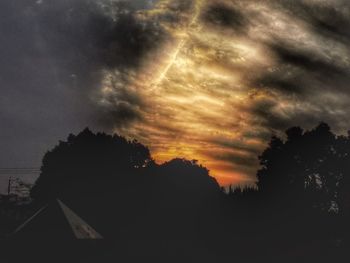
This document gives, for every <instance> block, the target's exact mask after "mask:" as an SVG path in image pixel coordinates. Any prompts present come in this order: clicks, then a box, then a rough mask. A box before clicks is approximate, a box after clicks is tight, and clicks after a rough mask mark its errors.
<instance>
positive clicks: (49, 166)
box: [31, 129, 153, 200]
mask: <svg viewBox="0 0 350 263" xmlns="http://www.w3.org/2000/svg"><path fill="white" fill-rule="evenodd" d="M152 162H153V160H152V158H151V155H150V152H149V150H148V148H147V147H145V146H144V145H142V144H140V143H138V142H137V141H128V140H126V139H125V138H123V137H121V136H118V135H113V136H112V135H107V134H104V133H97V134H94V133H92V132H91V131H90V130H89V129H85V130H84V131H82V132H81V133H79V134H78V135H76V136H75V135H72V134H71V135H69V136H68V139H67V141H60V142H59V144H58V145H57V146H56V147H55V148H54V149H53V150H50V151H49V152H47V153H46V154H45V156H44V158H43V163H42V167H41V174H40V176H39V178H38V179H37V181H36V183H35V185H34V187H33V188H32V190H31V196H32V197H33V198H34V199H37V200H38V199H47V198H49V197H57V195H58V194H59V193H60V192H64V191H70V192H80V193H82V192H84V190H85V188H89V187H92V186H93V187H96V188H101V187H102V188H105V187H109V185H108V184H110V181H107V182H104V180H108V179H113V180H114V182H115V184H116V185H118V184H120V183H122V182H123V181H125V180H129V179H130V176H129V177H128V176H127V174H128V172H131V171H133V170H136V169H139V168H142V167H146V166H147V165H149V164H150V163H152ZM96 180H97V181H98V182H99V183H98V184H97V185H95V184H94V181H96ZM104 183H105V184H107V185H103V184H104ZM99 191H103V189H100V190H99Z"/></svg>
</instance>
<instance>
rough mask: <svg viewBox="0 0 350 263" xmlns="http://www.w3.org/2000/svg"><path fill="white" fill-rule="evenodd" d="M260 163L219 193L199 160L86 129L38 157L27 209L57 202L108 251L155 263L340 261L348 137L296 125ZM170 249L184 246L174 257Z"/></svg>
mask: <svg viewBox="0 0 350 263" xmlns="http://www.w3.org/2000/svg"><path fill="white" fill-rule="evenodd" d="M259 160H260V169H259V170H258V172H257V185H256V186H255V187H252V188H244V189H241V188H233V187H232V188H231V189H230V190H229V192H228V193H226V192H224V191H222V189H221V188H220V186H219V185H218V184H217V182H216V180H215V179H214V178H213V177H211V176H209V171H208V170H207V169H206V168H205V167H203V166H201V165H200V164H198V163H197V161H196V160H185V159H174V160H171V161H169V162H166V163H164V164H162V165H158V164H156V163H155V161H154V160H153V159H152V157H151V154H150V151H149V149H148V148H147V147H146V146H144V145H142V144H140V143H139V142H137V141H129V140H126V139H125V138H123V137H121V136H118V135H107V134H104V133H97V134H95V133H93V132H91V131H90V130H89V129H85V130H84V131H82V132H81V133H79V134H78V135H69V136H68V138H67V140H66V141H60V142H59V143H58V145H57V146H56V147H54V148H53V149H52V150H50V151H48V152H47V153H46V154H45V156H44V158H43V163H42V167H41V174H40V177H39V178H38V179H37V181H36V183H35V185H34V187H33V188H32V190H31V196H32V198H33V200H34V203H35V205H34V206H33V207H40V205H44V204H48V203H50V202H52V201H53V200H55V199H57V198H59V199H61V200H62V201H64V203H66V204H68V205H69V207H71V208H72V209H73V210H74V211H76V212H77V213H78V214H79V215H80V216H82V217H83V218H84V219H85V220H86V221H87V222H89V223H91V224H92V225H93V226H94V227H95V228H96V229H97V230H98V231H99V233H101V234H102V235H103V236H104V237H106V238H107V239H110V240H113V244H115V246H114V249H115V250H116V251H118V253H119V254H118V256H116V255H114V256H116V257H118V258H119V259H125V258H128V259H130V258H133V259H135V261H134V262H136V261H138V260H137V259H136V258H138V259H140V260H141V259H142V258H147V257H148V256H147V255H148V253H151V254H152V253H153V254H152V255H153V256H154V255H157V256H156V259H155V260H154V261H155V262H158V261H159V262H164V261H166V262H178V261H181V260H184V259H185V258H186V259H188V258H193V259H194V260H195V261H201V262H213V261H215V260H227V259H232V254H234V257H236V259H239V260H243V261H244V262H258V261H259V262H261V261H263V262H265V260H266V261H270V262H271V261H273V262H281V261H283V262H295V260H300V259H301V258H302V259H305V260H306V261H310V260H311V261H312V262H314V261H319V262H328V261H330V260H340V259H341V258H343V257H344V255H345V251H346V247H347V246H348V244H349V236H350V234H349V232H347V231H348V230H347V229H348V228H349V227H348V221H349V219H350V218H349V212H350V211H349V210H350V209H349V207H350V204H349V198H350V195H349V192H350V191H349V190H350V187H349V181H350V175H349V172H350V137H349V136H337V135H335V134H334V133H333V132H332V131H331V129H330V127H329V126H328V125H327V124H325V123H321V124H320V125H318V126H317V127H315V128H314V129H312V130H310V131H304V130H303V129H301V128H299V127H293V128H290V129H288V130H287V131H286V135H285V137H284V138H279V137H276V136H274V137H272V138H271V141H270V143H269V145H268V147H267V148H266V149H265V151H264V152H263V153H262V154H261V155H260V156H259ZM36 238H37V239H38V238H39V237H36ZM136 240H139V241H136ZM140 240H144V241H145V242H141V243H138V242H140ZM146 240H147V241H146ZM164 244H167V245H166V248H164V247H163V246H164ZM131 250H133V251H137V254H135V253H132V252H130V251H131ZM150 251H153V252H150ZM166 251H167V252H166ZM173 251H181V252H179V254H178V256H172V257H171V259H172V260H173V261H171V259H170V256H169V255H168V254H169V253H170V254H171V253H173ZM167 253H168V254H167ZM180 255H181V256H180ZM131 261H133V260H131ZM301 261H303V260H301Z"/></svg>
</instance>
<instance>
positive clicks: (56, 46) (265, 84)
mask: <svg viewBox="0 0 350 263" xmlns="http://www.w3.org/2000/svg"><path fill="white" fill-rule="evenodd" d="M0 33H1V42H0V59H1V64H0V87H1V97H0V102H1V104H0V121H1V124H2V127H1V135H0V141H1V148H2V152H3V154H2V155H1V158H0V164H1V166H2V167H8V166H38V165H39V163H40V159H41V156H42V154H43V153H44V151H45V150H47V149H48V148H50V147H51V146H52V145H53V144H54V143H55V142H56V141H57V139H62V138H64V136H66V135H67V134H68V133H70V132H77V131H79V130H80V129H82V128H84V127H85V126H90V127H92V128H94V129H99V130H104V131H107V132H113V131H115V132H118V133H120V134H122V135H124V136H127V137H128V138H136V139H138V140H140V141H141V142H142V143H145V144H146V145H148V146H150V148H151V150H152V152H153V154H154V157H155V158H156V160H157V161H159V162H163V161H166V160H169V159H170V158H173V157H186V158H190V159H198V160H199V161H200V162H201V163H202V164H204V165H205V166H207V167H208V168H209V169H210V170H211V173H212V175H215V176H216V178H217V179H218V180H219V181H220V183H221V184H228V183H241V182H246V183H253V182H254V181H255V171H256V169H257V167H258V159H257V155H258V154H259V152H261V151H262V150H263V148H264V147H265V146H266V145H267V142H268V140H269V138H270V136H271V135H273V134H279V135H280V134H282V133H283V132H284V130H285V129H287V128H288V127H290V126H295V125H298V126H302V127H304V128H306V129H308V128H312V127H313V126H315V125H317V124H318V123H319V122H321V121H325V122H327V123H329V124H330V125H331V126H332V127H333V129H334V131H335V132H337V133H346V131H347V129H349V128H350V123H349V121H348V116H349V114H350V105H349V98H350V91H349V83H350V74H349V73H350V72H349V70H350V67H349V66H350V65H349V64H350V48H349V42H350V3H349V1H346V0H334V1H326V0H297V1H292V0H290V1H289V0H267V1H253V0H245V1H231V0H213V1H205V0H197V1H195V0H191V1H175V0H159V1H146V0H139V1H136V0H135V1H117V0H99V1H92V0H75V1H68V0H60V1H58V0H36V1H34V0H33V1H30V0H28V1H24V0H12V1H10V0H3V1H1V3H0ZM4 153H5V154H4Z"/></svg>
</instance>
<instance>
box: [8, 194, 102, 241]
mask: <svg viewBox="0 0 350 263" xmlns="http://www.w3.org/2000/svg"><path fill="white" fill-rule="evenodd" d="M14 234H15V235H16V236H26V237H33V238H35V239H42V238H45V239H48V240H52V239H55V240H58V239H62V240H67V239H102V238H103V237H102V236H101V235H100V234H99V233H98V232H97V231H96V230H95V229H94V228H93V227H91V226H90V225H89V224H88V223H86V222H85V221H84V220H83V219H82V218H81V217H79V216H78V215H77V214H76V213H75V212H73V211H72V210H71V209H70V208H69V207H68V206H67V205H65V204H64V203H63V202H62V201H61V200H59V199H56V200H55V201H54V202H52V203H50V204H48V205H45V206H43V207H42V208H40V209H39V210H38V211H37V212H36V213H34V214H33V216H31V217H30V218H29V219H27V220H26V221H25V222H24V223H23V224H21V225H20V226H19V227H17V229H16V230H15V231H14Z"/></svg>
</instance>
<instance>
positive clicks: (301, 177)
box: [257, 123, 350, 211]
mask: <svg viewBox="0 0 350 263" xmlns="http://www.w3.org/2000/svg"><path fill="white" fill-rule="evenodd" d="M286 135H287V136H286V137H287V138H286V140H285V141H283V140H282V139H280V138H278V137H273V138H272V139H271V141H270V143H269V146H268V147H267V149H266V150H265V151H264V152H263V153H262V155H261V156H260V157H259V159H260V164H261V169H260V170H259V171H258V173H257V177H258V188H259V192H260V193H261V194H263V196H264V197H266V198H269V197H270V201H273V200H275V201H277V202H280V205H281V206H287V207H290V206H294V207H298V208H301V207H305V208H306V209H309V208H318V209H320V210H322V211H328V210H329V209H331V207H332V205H333V204H334V203H335V202H336V200H337V186H338V185H339V182H340V181H341V178H342V174H343V173H344V166H343V165H342V164H341V163H342V161H341V159H340V158H339V154H340V152H341V150H340V149H339V142H340V140H343V139H344V138H342V137H337V136H336V135H335V134H333V133H332V132H331V130H330V127H329V126H328V125H327V124H325V123H321V124H320V125H318V126H317V127H316V128H315V129H313V130H311V131H303V130H302V129H301V128H299V127H293V128H290V129H288V130H287V131H286ZM349 150H350V149H348V150H347V151H349Z"/></svg>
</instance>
